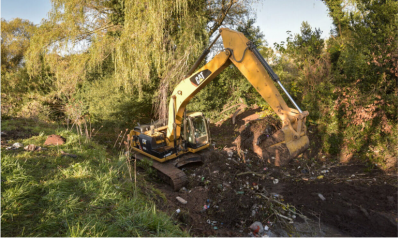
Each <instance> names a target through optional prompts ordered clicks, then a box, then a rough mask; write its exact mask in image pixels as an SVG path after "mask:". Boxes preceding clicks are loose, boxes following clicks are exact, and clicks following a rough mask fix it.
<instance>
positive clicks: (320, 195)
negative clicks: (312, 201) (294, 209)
mask: <svg viewBox="0 0 400 239" xmlns="http://www.w3.org/2000/svg"><path fill="white" fill-rule="evenodd" d="M318 197H319V198H321V200H322V201H325V200H326V198H325V197H324V196H323V195H322V194H320V193H318Z"/></svg>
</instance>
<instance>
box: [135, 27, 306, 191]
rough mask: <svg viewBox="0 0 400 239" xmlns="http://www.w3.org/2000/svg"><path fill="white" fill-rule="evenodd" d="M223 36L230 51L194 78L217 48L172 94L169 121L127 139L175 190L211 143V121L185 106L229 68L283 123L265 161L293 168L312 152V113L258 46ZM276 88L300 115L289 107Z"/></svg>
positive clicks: (137, 155) (223, 33) (237, 34)
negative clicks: (234, 69)
mask: <svg viewBox="0 0 400 239" xmlns="http://www.w3.org/2000/svg"><path fill="white" fill-rule="evenodd" d="M220 36H222V40H223V44H224V47H225V49H224V50H223V51H221V52H220V53H219V54H217V55H216V56H215V57H214V58H213V59H212V60H211V61H210V62H208V63H207V64H206V65H204V66H203V67H201V68H200V69H199V70H197V71H196V72H194V71H195V70H196V69H197V68H198V66H199V65H200V63H201V62H202V61H203V60H204V58H205V56H206V55H207V54H208V52H209V49H210V48H211V46H212V45H211V46H210V47H209V48H208V49H206V50H205V51H204V52H203V54H202V55H201V56H200V58H199V59H198V60H197V62H196V63H195V65H194V66H193V67H192V68H191V70H190V71H189V73H188V74H187V78H186V79H184V80H182V81H181V82H180V83H179V84H178V86H177V87H176V88H175V90H174V91H173V93H172V96H171V100H170V103H169V115H168V121H166V120H161V121H157V122H153V123H152V124H148V125H139V126H137V127H135V128H134V129H133V130H131V132H130V134H129V135H128V142H129V146H130V151H131V152H132V153H131V155H135V158H136V159H139V160H141V159H143V158H150V159H152V160H153V161H154V163H153V167H154V168H155V169H157V170H158V171H159V172H160V174H161V177H162V178H164V179H165V181H167V182H169V183H170V184H171V186H172V187H173V188H174V190H179V189H180V188H181V187H182V186H184V185H185V184H186V181H187V178H186V175H185V174H184V173H183V172H182V171H181V170H180V169H178V168H179V167H182V166H183V165H185V164H187V163H193V162H197V163H199V162H202V154H206V153H207V149H209V146H210V143H211V135H210V131H209V122H208V120H206V118H205V117H204V115H203V114H202V113H200V112H192V113H187V112H186V105H187V104H188V103H189V101H190V100H191V99H192V98H193V97H194V96H195V95H196V94H197V93H198V92H199V91H200V90H201V89H203V88H204V87H205V86H206V85H207V84H208V83H209V82H210V81H211V80H212V79H214V78H215V77H216V76H217V75H218V74H220V73H221V72H222V71H223V70H224V69H225V68H226V67H228V66H229V65H230V64H233V65H235V66H236V67H237V68H238V69H239V70H240V71H241V73H242V74H243V75H244V76H245V77H246V79H247V80H248V81H249V82H250V83H251V84H252V85H253V87H254V88H255V89H256V90H257V91H258V92H259V93H260V95H261V96H262V97H263V98H264V99H265V101H266V102H267V103H268V104H269V105H270V106H271V108H272V109H273V110H274V111H275V113H276V114H277V115H278V116H279V117H280V119H281V121H282V128H281V129H280V130H278V131H277V132H276V133H275V134H274V135H272V137H269V138H268V139H267V140H266V142H265V145H266V147H265V156H266V157H277V158H279V159H280V160H282V162H288V161H290V160H291V159H293V158H295V157H297V156H298V155H299V154H300V153H302V152H304V151H305V150H306V149H307V148H308V146H309V139H308V137H307V135H306V132H307V128H306V124H305V121H306V117H307V116H308V112H307V111H304V112H303V111H302V110H301V109H300V108H299V107H298V106H297V104H296V102H295V101H294V100H293V99H292V97H291V96H290V95H289V93H288V92H287V91H286V90H285V88H284V87H283V85H282V84H281V82H280V80H279V77H278V76H277V75H276V74H275V73H274V72H273V70H272V69H271V67H270V66H269V65H268V63H267V62H266V61H265V60H264V58H263V57H262V56H261V54H260V53H259V52H258V50H257V49H256V47H255V46H254V45H253V43H252V42H251V41H249V40H248V39H247V38H246V37H245V36H244V35H243V34H242V33H240V32H236V31H232V30H230V29H226V28H222V29H220ZM218 37H219V36H218ZM218 37H217V38H218ZM215 41H216V40H214V42H213V43H212V44H214V43H215ZM238 59H239V60H238ZM274 82H275V83H276V84H277V85H278V86H279V87H280V88H281V89H282V90H283V92H284V93H285V94H286V95H287V97H288V98H289V100H290V101H291V102H292V104H293V105H294V106H295V108H296V109H293V108H289V107H288V106H287V104H286V102H285V101H284V100H283V98H282V96H281V94H280V93H279V91H278V89H277V88H276V87H275V84H274ZM263 155H264V153H263Z"/></svg>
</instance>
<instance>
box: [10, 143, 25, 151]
mask: <svg viewBox="0 0 400 239" xmlns="http://www.w3.org/2000/svg"><path fill="white" fill-rule="evenodd" d="M21 147H24V145H23V144H22V143H14V144H13V145H12V146H10V147H7V148H6V149H7V150H10V149H18V148H21Z"/></svg>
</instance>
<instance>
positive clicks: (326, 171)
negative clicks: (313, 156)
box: [321, 170, 329, 173]
mask: <svg viewBox="0 0 400 239" xmlns="http://www.w3.org/2000/svg"><path fill="white" fill-rule="evenodd" d="M328 172H329V170H322V171H321V173H328Z"/></svg>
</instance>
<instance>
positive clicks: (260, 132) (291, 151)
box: [235, 109, 309, 166]
mask: <svg viewBox="0 0 400 239" xmlns="http://www.w3.org/2000/svg"><path fill="white" fill-rule="evenodd" d="M291 111H292V112H293V111H294V110H293V109H292V110H291ZM307 115H308V112H307V111H305V112H302V113H299V112H294V113H293V114H290V115H289V116H291V119H292V122H291V123H290V124H288V121H286V124H285V121H283V122H282V123H283V127H281V128H279V129H276V128H275V130H277V131H275V130H273V128H274V127H272V126H275V125H278V122H275V121H276V119H274V120H272V121H271V119H270V118H266V119H264V120H261V121H254V122H253V123H251V124H250V125H249V126H248V127H246V128H245V129H244V130H243V131H242V132H241V136H240V137H238V138H237V140H236V141H235V144H236V145H237V146H238V148H239V149H240V150H244V151H245V150H246V149H249V150H252V151H253V152H254V153H256V154H257V155H258V157H260V158H262V159H264V160H266V161H268V162H269V163H272V164H274V165H275V166H282V165H285V164H288V163H289V162H290V161H291V160H292V159H294V158H296V157H297V156H299V155H300V154H302V153H303V152H305V151H306V150H307V148H308V147H309V139H308V136H307V135H306V132H307V127H306V125H305V120H306V116H307ZM295 128H296V129H297V130H295Z"/></svg>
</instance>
